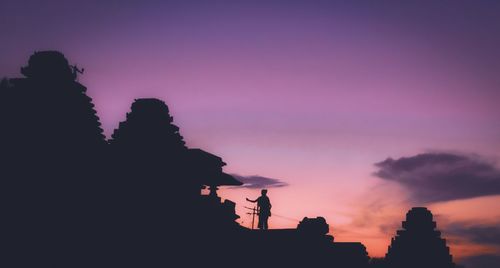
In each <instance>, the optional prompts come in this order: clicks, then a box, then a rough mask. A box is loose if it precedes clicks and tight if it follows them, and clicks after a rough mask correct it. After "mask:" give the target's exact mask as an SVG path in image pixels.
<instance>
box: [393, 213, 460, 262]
mask: <svg viewBox="0 0 500 268" xmlns="http://www.w3.org/2000/svg"><path fill="white" fill-rule="evenodd" d="M402 227H403V229H402V230H398V231H397V235H396V237H394V238H393V239H392V241H391V245H390V246H389V249H388V252H387V254H386V257H385V261H386V263H387V267H390V268H393V267H394V268H396V267H409V268H417V267H419V268H420V267H430V268H453V267H455V265H454V263H453V261H452V256H451V255H450V250H449V248H448V247H447V246H446V240H445V239H443V238H441V232H440V231H438V230H436V222H435V221H433V216H432V213H431V212H430V211H429V210H428V209H427V208H424V207H414V208H412V209H411V210H410V211H408V213H407V214H406V221H403V224H402Z"/></svg>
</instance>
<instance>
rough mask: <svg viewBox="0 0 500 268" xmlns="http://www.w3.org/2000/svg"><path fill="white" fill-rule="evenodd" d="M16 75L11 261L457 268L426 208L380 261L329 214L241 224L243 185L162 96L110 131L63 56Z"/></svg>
mask: <svg viewBox="0 0 500 268" xmlns="http://www.w3.org/2000/svg"><path fill="white" fill-rule="evenodd" d="M21 74H22V75H24V76H25V77H24V78H11V79H6V80H3V81H2V83H1V84H0V109H1V110H0V116H1V123H2V131H1V133H0V135H1V136H0V142H1V148H2V150H1V152H0V154H1V159H2V166H1V170H0V172H1V183H2V184H1V187H0V188H1V189H2V197H3V202H2V203H3V204H2V206H3V207H4V208H5V209H4V210H3V215H2V216H3V219H2V221H3V228H4V232H3V233H4V234H5V235H4V236H3V237H4V239H3V242H4V244H5V245H7V249H6V250H5V251H4V253H5V256H7V257H6V259H7V261H8V262H9V265H7V266H5V267H165V266H169V265H171V266H176V267H205V266H213V267H217V266H218V267H237V266H240V267H241V266H242V267H339V268H340V267H348V268H349V267H352V268H358V267H359V268H361V267H370V266H371V267H388V268H389V267H390V268H393V267H394V268H395V267H430V268H434V267H435V268H449V267H455V266H454V264H453V262H452V257H451V255H450V254H449V250H448V247H447V246H446V241H445V240H444V239H442V238H441V237H440V232H439V231H437V230H435V227H436V224H435V222H434V221H433V218H432V214H431V212H430V211H428V210H427V209H425V208H413V209H412V210H410V211H409V212H408V214H407V219H406V221H405V222H403V230H400V231H398V233H397V236H396V237H395V238H394V239H393V240H392V243H391V246H390V247H389V250H388V252H387V255H386V257H385V258H384V259H372V260H371V259H370V257H369V256H368V254H367V252H366V248H365V246H364V245H363V244H361V243H358V242H336V241H335V239H334V237H333V236H331V235H329V232H330V230H331V228H330V226H329V225H328V224H327V222H326V220H325V219H324V218H322V217H317V218H307V217H305V218H304V219H303V220H302V221H301V222H300V223H299V224H298V226H297V228H295V229H270V230H266V231H258V230H251V229H248V228H246V227H243V226H241V225H239V224H238V223H237V221H236V220H237V219H238V218H239V216H238V215H237V214H236V213H235V205H236V204H235V203H234V202H232V201H230V200H224V201H222V200H221V198H220V197H219V196H218V195H217V190H218V187H221V186H238V185H241V184H242V183H241V182H239V181H238V180H237V179H236V178H234V177H233V176H231V175H229V174H227V173H224V171H223V167H224V166H225V165H226V163H225V162H224V161H223V160H222V159H221V158H220V157H218V156H216V155H214V154H211V153H209V152H206V151H204V150H201V149H196V148H188V147H187V146H186V143H185V142H184V139H183V137H182V135H181V134H180V131H179V128H178V127H177V126H176V125H175V124H174V123H173V117H172V116H171V115H170V112H169V109H168V107H167V105H166V104H165V103H164V102H163V101H161V100H158V99H152V98H151V99H136V100H135V101H134V102H133V103H132V105H131V108H130V112H129V113H127V116H126V120H125V121H123V122H121V123H120V124H119V127H118V128H117V129H115V131H114V132H113V134H112V136H111V139H109V140H106V139H105V137H104V135H103V131H102V129H101V127H100V122H99V118H98V117H97V114H96V111H95V110H94V105H93V104H92V99H91V98H90V97H89V96H87V94H86V88H85V87H84V86H83V85H81V84H80V83H79V82H77V76H78V75H79V74H81V72H80V71H79V70H78V68H76V66H71V65H70V64H69V63H68V61H67V59H66V58H65V56H64V55H63V54H62V53H60V52H56V51H41V52H35V53H34V54H33V55H32V56H31V57H30V59H29V62H28V65H27V66H26V67H23V68H21ZM202 189H207V190H208V192H209V193H208V194H202Z"/></svg>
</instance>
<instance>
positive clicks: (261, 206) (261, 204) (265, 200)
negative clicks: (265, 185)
mask: <svg viewBox="0 0 500 268" xmlns="http://www.w3.org/2000/svg"><path fill="white" fill-rule="evenodd" d="M247 201H249V202H252V203H257V207H258V210H259V225H258V227H259V229H261V230H267V229H268V225H267V220H268V219H269V217H270V216H271V201H269V197H267V190H266V189H263V190H262V191H261V196H259V198H257V199H255V200H250V199H248V198H247Z"/></svg>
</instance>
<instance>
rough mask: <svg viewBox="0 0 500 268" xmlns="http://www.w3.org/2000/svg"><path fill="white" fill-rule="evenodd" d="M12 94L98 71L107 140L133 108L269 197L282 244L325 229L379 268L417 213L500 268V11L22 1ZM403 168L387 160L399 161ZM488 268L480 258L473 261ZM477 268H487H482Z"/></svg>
mask: <svg viewBox="0 0 500 268" xmlns="http://www.w3.org/2000/svg"><path fill="white" fill-rule="evenodd" d="M0 10H1V16H0V34H1V42H0V44H1V50H0V59H1V60H0V76H6V77H18V76H20V73H19V68H20V67H21V66H24V65H26V64H27V61H28V58H29V56H30V55H31V54H32V53H33V52H34V51H37V50H59V51H61V52H63V53H64V54H65V55H66V57H67V58H68V59H69V61H70V62H71V63H72V64H77V65H78V66H79V67H84V68H85V73H84V74H83V75H82V76H80V78H79V81H80V82H81V83H82V84H84V85H85V86H87V87H88V94H89V96H90V97H92V98H93V100H94V103H95V104H96V109H97V111H98V114H99V116H100V119H101V122H102V124H103V127H104V129H105V132H106V134H107V135H108V137H109V134H110V133H111V132H112V130H113V129H114V128H116V127H117V126H118V123H119V122H120V121H123V120H124V119H125V114H126V113H127V112H128V111H129V109H130V104H131V103H132V101H133V100H134V99H135V98H142V97H156V98H160V99H162V100H164V101H165V102H166V103H167V104H168V105H169V107H170V110H171V114H172V115H173V116H174V122H175V123H176V124H177V125H178V126H179V127H180V129H181V134H182V135H183V136H184V138H185V140H186V142H187V145H188V146H189V147H192V148H202V149H204V150H207V151H209V152H212V153H214V154H217V155H219V156H221V157H222V158H223V159H224V160H225V162H227V163H228V165H227V166H226V167H225V171H226V172H228V173H232V174H237V175H240V176H243V179H244V180H247V181H248V185H247V187H244V188H238V189H233V188H231V189H223V190H222V191H221V195H222V196H224V197H225V198H228V199H231V200H233V201H235V202H237V210H238V213H239V215H240V216H241V221H240V222H241V223H242V224H243V225H245V226H249V224H250V220H251V219H250V218H249V216H248V215H246V214H245V213H246V211H245V210H244V208H243V206H245V205H249V204H247V203H246V202H245V197H251V198H254V197H257V196H258V194H259V189H260V188H259V187H268V189H269V196H270V198H271V201H272V203H273V214H274V215H275V216H274V217H272V218H271V223H270V225H271V227H272V228H294V227H295V226H296V225H297V223H298V222H297V220H300V219H302V218H303V217H304V216H309V217H316V216H323V217H325V218H326V219H327V222H328V223H329V224H330V227H331V233H332V234H333V235H334V236H335V239H336V240H337V241H360V242H362V243H364V244H365V245H366V246H367V249H368V251H369V253H370V255H371V256H383V255H384V254H385V252H386V250H387V246H388V244H389V243H390V238H391V237H392V236H394V234H395V232H396V229H397V228H399V227H400V224H401V221H402V220H404V217H405V213H406V211H407V210H408V209H410V208H411V207H412V206H427V207H429V208H430V209H431V210H432V212H433V213H434V215H435V218H436V220H437V223H438V228H439V229H441V230H442V231H443V234H444V236H445V238H447V239H448V243H449V245H450V246H451V249H452V253H453V254H454V255H455V256H456V257H457V258H458V260H459V261H460V260H463V261H465V262H467V261H468V260H469V261H470V259H471V258H470V257H471V256H476V257H474V258H475V259H474V258H472V259H474V260H476V261H477V259H478V258H483V257H484V258H490V260H492V259H493V260H497V261H498V262H499V263H500V261H499V260H500V257H499V255H500V167H499V160H500V103H499V101H500V1H292V0H290V1H62V0H61V1H20V0H16V1H11V0H2V2H1V5H0ZM388 158H390V159H388ZM478 256H479V257H478ZM477 267H479V266H477Z"/></svg>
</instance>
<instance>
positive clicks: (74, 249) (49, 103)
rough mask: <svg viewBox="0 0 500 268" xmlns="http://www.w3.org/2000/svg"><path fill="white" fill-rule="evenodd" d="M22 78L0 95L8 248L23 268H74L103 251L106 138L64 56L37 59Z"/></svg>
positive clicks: (7, 84)
mask: <svg viewBox="0 0 500 268" xmlns="http://www.w3.org/2000/svg"><path fill="white" fill-rule="evenodd" d="M21 73H22V74H23V75H24V76H25V78H12V79H8V80H6V81H4V82H3V83H2V85H1V88H0V122H1V124H2V131H1V133H0V148H1V150H0V156H1V159H2V167H1V170H0V172H1V176H0V177H1V178H2V185H1V186H0V188H2V190H3V191H5V192H4V193H3V194H2V197H3V198H5V200H6V203H4V204H8V206H7V208H6V210H5V211H3V215H2V219H3V220H2V222H3V225H4V228H5V229H4V230H9V231H8V233H9V235H8V236H6V237H5V239H4V242H5V243H7V244H8V245H9V246H8V248H9V249H10V250H13V251H15V252H16V253H21V255H22V257H19V258H18V265H20V266H25V267H29V266H32V267H33V266H39V265H33V262H34V261H35V260H36V263H43V264H46V266H66V267H74V266H75V263H76V262H79V263H84V262H85V261H77V259H79V258H80V257H81V256H82V255H81V254H83V252H85V251H88V252H87V253H86V254H87V255H89V253H90V252H92V251H93V250H94V249H95V248H96V247H93V248H90V247H89V243H88V242H89V241H90V240H92V237H94V235H95V234H96V228H98V227H97V225H96V222H98V221H99V220H98V218H99V217H98V216H97V215H99V212H98V206H96V203H98V201H97V200H99V198H100V195H99V191H98V190H97V189H98V188H97V187H96V185H97V184H98V183H97V182H98V181H100V180H101V179H103V177H101V176H100V175H101V170H102V168H101V166H100V165H101V163H102V158H101V157H104V155H103V154H104V150H105V145H106V143H105V140H104V135H103V134H102V129H101V127H100V122H99V118H98V117H97V115H96V111H95V110H94V105H93V104H92V100H91V98H89V97H88V96H87V95H86V88H85V87H84V86H83V85H81V84H80V83H78V82H76V81H75V78H76V75H75V74H74V73H73V71H72V68H71V66H70V65H69V64H68V61H67V60H66V58H65V57H64V55H63V54H61V53H59V52H56V51H42V52H36V53H34V54H33V55H32V56H31V57H30V59H29V63H28V65H27V66H25V67H23V68H21ZM75 230H78V231H75ZM75 241H78V243H76V242H75ZM5 255H9V256H15V255H12V254H10V253H5ZM90 255H92V254H90ZM27 256H30V257H27ZM23 262H26V263H24V264H23ZM41 266H44V265H41Z"/></svg>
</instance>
